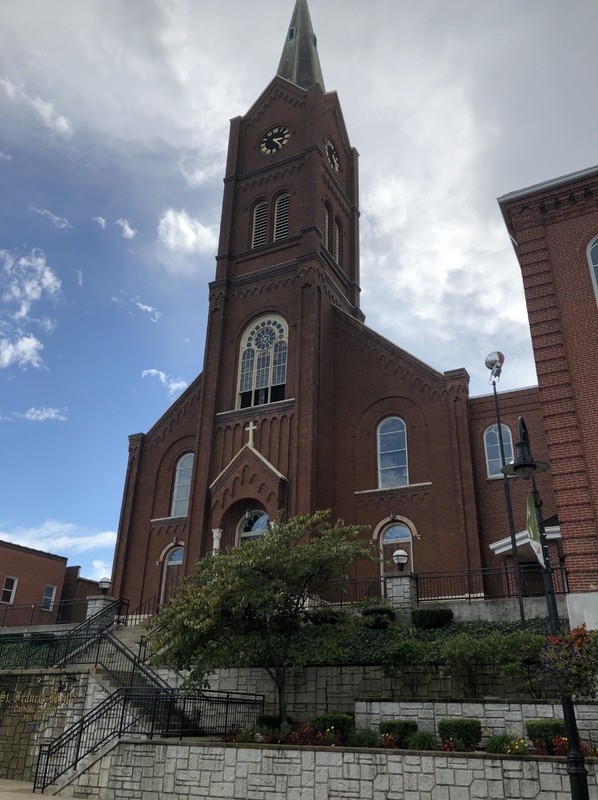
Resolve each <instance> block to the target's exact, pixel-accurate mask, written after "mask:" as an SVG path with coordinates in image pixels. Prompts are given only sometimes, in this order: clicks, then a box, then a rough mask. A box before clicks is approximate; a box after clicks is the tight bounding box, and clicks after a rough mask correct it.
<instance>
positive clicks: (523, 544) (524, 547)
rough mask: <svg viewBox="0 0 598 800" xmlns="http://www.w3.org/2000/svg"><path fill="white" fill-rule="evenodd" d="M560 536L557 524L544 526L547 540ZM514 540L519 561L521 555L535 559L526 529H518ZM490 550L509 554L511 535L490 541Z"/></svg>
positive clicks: (531, 559) (496, 553) (497, 554)
mask: <svg viewBox="0 0 598 800" xmlns="http://www.w3.org/2000/svg"><path fill="white" fill-rule="evenodd" d="M560 538H561V528H560V526H559V525H552V526H550V527H548V528H546V539H547V541H551V542H553V541H559V540H560ZM515 542H516V545H517V553H518V554H519V559H520V561H521V556H522V555H524V556H528V555H529V560H530V561H536V556H535V553H534V551H533V550H532V548H531V545H530V543H529V533H528V532H527V530H524V531H519V532H518V533H516V534H515ZM488 546H489V548H490V550H492V552H493V553H494V555H496V556H505V555H509V554H510V553H511V552H512V548H511V537H510V536H507V537H505V538H504V539H499V540H498V541H497V542H492V544H491V545H488Z"/></svg>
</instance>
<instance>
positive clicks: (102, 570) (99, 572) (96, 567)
mask: <svg viewBox="0 0 598 800" xmlns="http://www.w3.org/2000/svg"><path fill="white" fill-rule="evenodd" d="M91 563H92V566H93V572H92V573H91V575H86V576H85V577H86V578H91V579H92V580H94V581H101V580H102V578H109V577H110V576H111V575H112V563H111V562H108V561H102V560H101V559H99V558H94V560H93V561H92V562H91Z"/></svg>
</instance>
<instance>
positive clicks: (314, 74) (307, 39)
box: [276, 0, 324, 91]
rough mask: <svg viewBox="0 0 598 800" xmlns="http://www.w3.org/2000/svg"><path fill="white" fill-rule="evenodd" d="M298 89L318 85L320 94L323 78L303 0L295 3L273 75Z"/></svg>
mask: <svg viewBox="0 0 598 800" xmlns="http://www.w3.org/2000/svg"><path fill="white" fill-rule="evenodd" d="M276 74H277V75H280V77H281V78H286V80H287V81H291V83H294V84H295V85H296V86H300V87H301V88H302V89H309V88H310V87H311V86H314V84H318V86H320V87H321V89H322V91H324V78H323V77H322V68H321V67H320V58H319V56H318V49H317V45H316V35H315V33H314V29H313V28H312V25H311V18H310V16H309V8H308V7H307V0H297V2H296V3H295V10H294V11H293V16H292V18H291V24H290V26H289V32H288V33H287V39H286V42H285V45H284V49H283V51H282V56H281V57H280V64H279V65H278V71H277V73H276Z"/></svg>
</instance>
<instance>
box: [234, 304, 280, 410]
mask: <svg viewBox="0 0 598 800" xmlns="http://www.w3.org/2000/svg"><path fill="white" fill-rule="evenodd" d="M271 329H274V331H275V339H274V341H273V342H272V344H271V345H270V346H269V347H267V346H266V347H262V348H260V347H259V346H258V345H259V333H260V330H264V331H266V330H271ZM262 341H263V340H262ZM288 351H289V328H288V325H287V323H286V321H285V320H284V319H283V317H281V316H280V315H278V314H266V315H264V316H262V317H258V318H257V319H256V320H254V321H253V322H252V323H251V324H250V325H248V326H247V328H245V331H244V333H243V335H242V337H241V345H240V350H239V368H238V374H237V408H253V407H255V406H263V405H269V404H270V403H275V402H278V401H279V400H280V399H284V395H285V391H286V382H287V366H288ZM276 387H282V390H281V392H280V393H282V394H283V397H282V398H277V399H276V400H272V392H273V389H274V388H276ZM248 398H249V399H250V400H251V402H250V403H248V402H247V400H248Z"/></svg>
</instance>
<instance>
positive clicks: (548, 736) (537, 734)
mask: <svg viewBox="0 0 598 800" xmlns="http://www.w3.org/2000/svg"><path fill="white" fill-rule="evenodd" d="M525 732H526V734H527V738H528V739H531V741H532V742H533V743H534V746H535V747H536V748H538V749H541V750H545V752H546V753H548V754H549V755H552V754H553V753H554V746H553V741H554V739H556V738H557V737H562V736H564V735H565V723H564V721H563V720H562V719H528V721H527V722H526V723H525Z"/></svg>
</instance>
